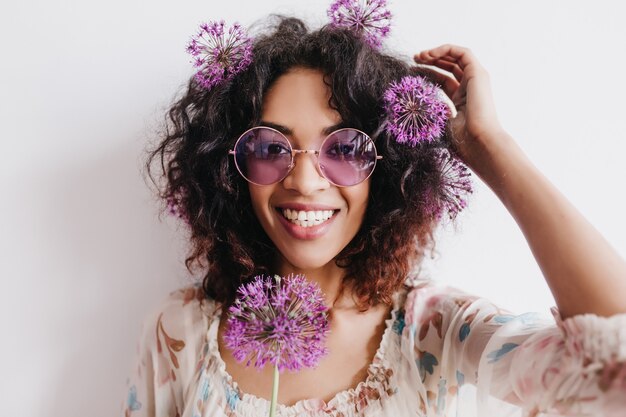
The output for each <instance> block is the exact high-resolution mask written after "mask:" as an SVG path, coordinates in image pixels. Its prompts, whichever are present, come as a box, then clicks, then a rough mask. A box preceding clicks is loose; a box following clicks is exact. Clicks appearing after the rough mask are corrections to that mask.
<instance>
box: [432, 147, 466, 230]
mask: <svg viewBox="0 0 626 417" xmlns="http://www.w3.org/2000/svg"><path fill="white" fill-rule="evenodd" d="M437 163H438V165H439V172H440V173H441V177H440V178H441V179H440V182H439V190H438V194H439V195H438V200H439V204H438V209H437V210H436V213H435V216H436V217H437V218H438V219H440V218H441V217H442V216H443V214H444V213H447V214H448V216H449V217H450V219H451V220H452V219H454V218H455V217H456V216H457V215H458V214H459V212H461V211H462V210H463V209H464V208H465V207H467V196H468V195H469V194H471V193H472V192H473V190H472V180H471V173H470V170H469V168H468V167H467V166H466V165H465V164H464V163H463V162H461V160H459V159H458V158H457V157H456V156H454V155H453V154H452V153H451V152H450V151H449V150H448V149H445V148H441V149H438V151H437Z"/></svg>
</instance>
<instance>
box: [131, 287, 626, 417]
mask: <svg viewBox="0 0 626 417" xmlns="http://www.w3.org/2000/svg"><path fill="white" fill-rule="evenodd" d="M551 311H552V315H553V317H554V320H551V319H550V320H548V318H547V317H540V316H539V315H538V314H534V313H527V314H521V315H513V314H510V313H508V312H506V311H504V310H502V309H500V308H498V307H497V306H495V305H493V304H492V303H491V302H489V301H488V300H486V299H484V298H479V297H475V296H472V295H469V294H466V293H465V292H463V291H460V290H458V289H455V288H451V287H446V286H441V285H438V284H435V283H433V282H431V281H414V282H411V283H408V285H407V287H406V288H403V289H402V290H399V291H398V292H397V293H396V294H395V295H394V306H393V309H392V312H391V316H390V317H388V318H387V320H386V328H385V331H384V333H383V337H382V340H381V342H380V345H379V347H378V350H377V352H376V355H375V357H374V359H373V361H372V363H371V364H370V365H369V367H368V376H367V378H366V379H365V380H364V381H362V382H361V383H359V384H358V385H357V386H356V387H355V388H353V389H349V390H345V391H341V392H339V393H337V394H336V395H335V396H334V397H333V398H332V399H331V400H329V401H328V402H325V401H322V400H318V399H306V400H301V401H299V402H297V403H296V404H294V405H292V406H284V405H280V404H279V405H278V407H277V415H278V416H281V417H284V416H337V417H339V416H341V417H348V416H394V417H400V416H415V417H423V416H427V417H431V416H446V417H448V416H457V417H473V416H480V417H484V416H498V417H503V416H519V417H535V416H556V415H559V416H560V415H566V416H611V417H617V416H626V314H618V315H615V316H612V317H600V316H596V315H592V314H584V315H578V316H574V317H570V318H568V319H566V320H561V318H560V315H559V313H558V310H557V308H555V307H553V308H552V310H551ZM220 314H221V309H220V308H219V304H218V303H216V302H215V301H213V300H210V299H205V298H204V296H203V292H202V289H201V288H200V287H199V286H194V287H188V288H182V289H180V290H177V291H174V292H172V293H171V294H170V295H169V296H168V297H167V298H166V299H165V300H164V302H163V303H162V304H161V305H159V306H158V308H157V309H156V310H155V311H154V313H153V314H150V315H148V316H147V318H146V320H145V321H144V324H143V327H142V332H141V337H140V338H139V341H138V344H137V357H136V362H135V366H134V367H133V369H132V372H131V375H130V376H129V378H128V380H127V388H126V393H125V398H124V401H123V405H122V413H123V415H124V417H153V416H154V417H165V416H168V417H169V416H171V417H201V416H202V417H204V416H206V417H208V416H211V417H217V416H242V417H252V416H268V415H269V401H268V400H266V399H264V398H259V397H255V396H253V395H250V394H247V393H245V392H242V391H241V390H240V389H239V388H238V386H237V383H236V382H235V381H233V380H232V378H231V376H230V375H229V374H228V373H227V372H226V370H225V364H224V362H223V360H222V358H221V356H220V353H219V350H218V345H217V328H218V324H219V319H220ZM355 331H358V329H355Z"/></svg>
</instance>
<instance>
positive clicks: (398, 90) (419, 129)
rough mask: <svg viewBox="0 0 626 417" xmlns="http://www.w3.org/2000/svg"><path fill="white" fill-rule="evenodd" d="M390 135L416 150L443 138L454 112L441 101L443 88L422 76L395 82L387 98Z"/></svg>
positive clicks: (409, 77)
mask: <svg viewBox="0 0 626 417" xmlns="http://www.w3.org/2000/svg"><path fill="white" fill-rule="evenodd" d="M383 98H384V102H385V111H386V112H387V117H388V121H387V125H386V129H387V131H388V132H389V133H390V134H391V135H392V136H395V138H396V141H397V142H398V143H408V144H409V145H411V146H415V145H417V144H418V143H420V142H432V141H434V140H436V139H437V138H439V137H440V136H441V135H442V134H443V133H444V129H445V126H446V121H447V120H448V117H449V116H450V109H449V108H448V106H447V105H446V104H445V103H444V102H443V101H441V100H440V98H439V87H437V86H436V85H435V84H433V83H431V82H430V81H428V80H426V79H425V78H424V77H421V76H419V75H418V76H410V75H409V76H406V77H403V78H402V79H401V80H400V81H399V82H395V81H393V82H392V83H391V84H390V86H389V87H388V88H387V90H386V91H385V94H384V96H383Z"/></svg>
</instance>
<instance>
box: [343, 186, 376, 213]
mask: <svg viewBox="0 0 626 417" xmlns="http://www.w3.org/2000/svg"><path fill="white" fill-rule="evenodd" d="M369 194H370V181H369V180H367V181H365V182H364V183H362V184H359V185H357V186H354V187H350V188H348V189H346V191H345V194H344V195H345V197H344V198H345V199H346V201H347V202H348V205H349V207H350V211H351V212H352V213H353V214H354V215H355V216H357V217H358V219H359V221H362V219H363V216H364V215H365V211H366V209H367V204H368V201H369Z"/></svg>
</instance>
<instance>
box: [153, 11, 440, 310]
mask: <svg viewBox="0 0 626 417" xmlns="http://www.w3.org/2000/svg"><path fill="white" fill-rule="evenodd" d="M270 17H271V18H272V19H270V20H269V22H270V25H269V30H267V29H265V30H263V31H261V33H260V34H259V35H257V36H255V38H254V44H253V56H254V58H253V62H252V64H251V65H250V66H249V67H248V68H247V69H246V70H245V71H244V72H241V73H239V74H238V75H236V76H235V77H234V78H233V79H232V80H231V81H228V82H224V83H222V84H221V85H219V86H216V87H213V88H212V89H211V90H210V91H207V90H206V89H203V88H202V87H201V86H200V85H199V84H198V83H197V81H196V80H195V79H194V78H193V77H192V78H191V79H190V81H189V83H188V85H187V88H186V91H185V92H184V94H183V95H182V97H180V98H177V99H176V101H175V102H174V103H173V104H172V106H171V107H170V109H169V111H168V114H167V117H166V122H165V126H164V128H163V132H162V137H160V139H159V142H158V144H156V145H155V147H154V148H153V149H151V150H149V152H148V158H147V162H146V168H147V171H148V174H149V176H150V179H151V180H152V182H153V184H155V185H156V186H157V189H158V195H159V197H160V198H162V199H163V200H164V201H176V204H177V206H178V208H179V210H180V211H181V212H182V216H183V217H184V218H185V219H186V221H187V223H188V225H189V230H190V242H191V248H190V252H189V255H188V257H187V258H186V260H185V265H186V267H187V269H188V270H189V272H190V273H193V271H194V269H195V268H196V267H197V268H200V270H201V271H202V272H203V282H202V284H203V290H204V292H205V294H206V296H208V297H211V298H213V299H215V300H217V301H220V302H225V303H227V304H228V303H231V302H232V301H233V299H234V296H235V293H236V289H237V287H238V286H239V285H240V284H241V283H243V282H247V281H249V280H250V279H252V278H253V277H254V276H255V275H258V274H261V273H264V274H270V273H272V268H273V265H272V262H274V260H275V259H276V257H277V256H276V255H277V253H276V251H277V249H276V247H275V245H274V244H273V242H272V241H271V240H270V239H269V237H268V236H267V234H266V233H265V231H264V230H263V228H262V227H261V225H260V222H259V221H258V219H257V218H256V216H255V214H254V212H253V210H251V201H250V195H249V191H248V184H247V182H246V181H245V179H243V178H242V177H241V176H240V175H239V173H238V172H237V170H236V168H235V166H234V163H233V160H232V157H230V156H229V154H228V150H229V149H232V147H233V145H234V142H235V140H236V139H237V138H238V137H239V135H240V134H241V133H242V132H243V131H245V130H247V129H248V128H250V127H252V126H254V125H255V124H257V123H258V122H259V121H260V117H261V106H262V103H263V97H264V95H265V94H266V92H267V91H268V89H269V88H270V87H271V86H272V83H273V82H274V81H275V80H276V79H277V78H278V77H280V76H281V75H283V74H285V73H286V72H287V71H288V70H289V69H291V68H293V67H305V68H309V69H316V70H319V71H321V72H322V73H323V75H324V82H325V84H327V85H328V87H329V88H330V91H331V98H330V100H329V103H328V104H329V106H330V107H331V108H333V109H335V110H336V111H338V112H339V114H340V115H341V117H342V120H343V121H344V122H346V123H348V126H351V127H354V128H357V129H360V130H362V131H364V132H366V133H368V134H369V135H370V136H371V137H372V138H373V139H374V141H375V143H376V147H377V149H378V152H379V154H381V155H384V158H383V159H382V160H380V161H379V163H378V164H377V167H376V170H375V172H374V173H373V174H372V176H371V183H370V187H371V188H370V196H369V202H368V207H367V210H366V213H365V217H364V220H363V224H362V225H361V228H360V230H359V231H358V232H357V234H356V235H355V237H354V238H353V239H352V241H350V243H349V244H348V245H347V246H346V247H345V248H344V249H343V250H342V251H341V252H340V253H339V254H338V255H337V257H336V258H335V263H336V265H337V266H339V267H341V268H345V270H346V274H345V278H344V280H343V288H346V284H348V283H349V284H351V287H352V288H353V291H354V293H353V294H354V297H355V300H357V304H358V305H359V306H360V308H361V309H367V308H368V307H369V306H373V305H376V304H378V303H381V302H382V303H386V304H389V303H390V301H391V295H392V294H393V292H394V291H396V290H397V289H398V288H400V287H401V286H402V284H403V282H404V281H405V279H406V278H407V277H408V276H409V275H410V274H411V273H414V272H415V271H417V269H416V267H417V266H419V264H420V262H421V260H422V259H423V258H424V256H425V255H426V254H427V253H429V251H430V253H432V250H433V249H434V239H433V231H434V229H435V227H436V226H437V224H438V221H439V220H438V219H439V218H440V217H438V216H436V215H434V213H433V201H434V202H435V205H436V204H440V205H442V204H443V203H442V202H441V200H442V199H441V198H440V197H438V196H439V195H440V193H441V189H442V187H443V181H444V179H443V174H442V172H441V169H440V165H439V164H438V163H437V157H436V156H437V148H436V146H434V145H433V146H431V144H425V145H422V146H417V147H409V146H406V145H400V144H398V143H396V142H395V140H394V139H393V138H391V137H389V136H388V135H387V133H386V132H385V131H384V129H380V127H381V125H382V122H383V119H384V111H383V103H382V98H383V92H384V91H385V89H386V88H388V86H389V83H390V82H391V81H394V80H399V79H400V78H402V77H404V76H406V75H421V76H424V77H426V78H428V79H429V80H431V81H432V82H433V83H435V81H434V77H432V76H431V75H430V73H429V71H428V70H425V69H424V68H418V67H410V66H409V65H408V64H407V63H405V62H404V61H403V60H401V59H399V58H396V57H393V56H391V55H389V54H386V53H383V52H381V51H379V50H376V49H373V48H372V47H370V46H369V45H368V44H366V43H365V42H364V40H363V39H362V38H361V37H359V36H358V35H356V34H355V33H354V32H352V31H350V30H347V29H342V28H337V27H333V26H331V25H325V26H323V27H321V28H320V29H318V30H315V31H309V30H308V28H307V26H306V24H305V23H304V22H303V21H301V20H300V19H297V18H294V17H286V16H280V15H271V16H270ZM449 136H450V130H449V127H447V128H446V133H445V135H444V137H443V139H442V143H450V142H449ZM440 146H441V145H440ZM157 157H160V169H161V172H162V175H161V174H160V179H162V180H164V181H161V182H160V183H159V182H158V181H155V178H154V177H153V175H152V172H151V166H152V165H153V162H154V159H155V158H157Z"/></svg>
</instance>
